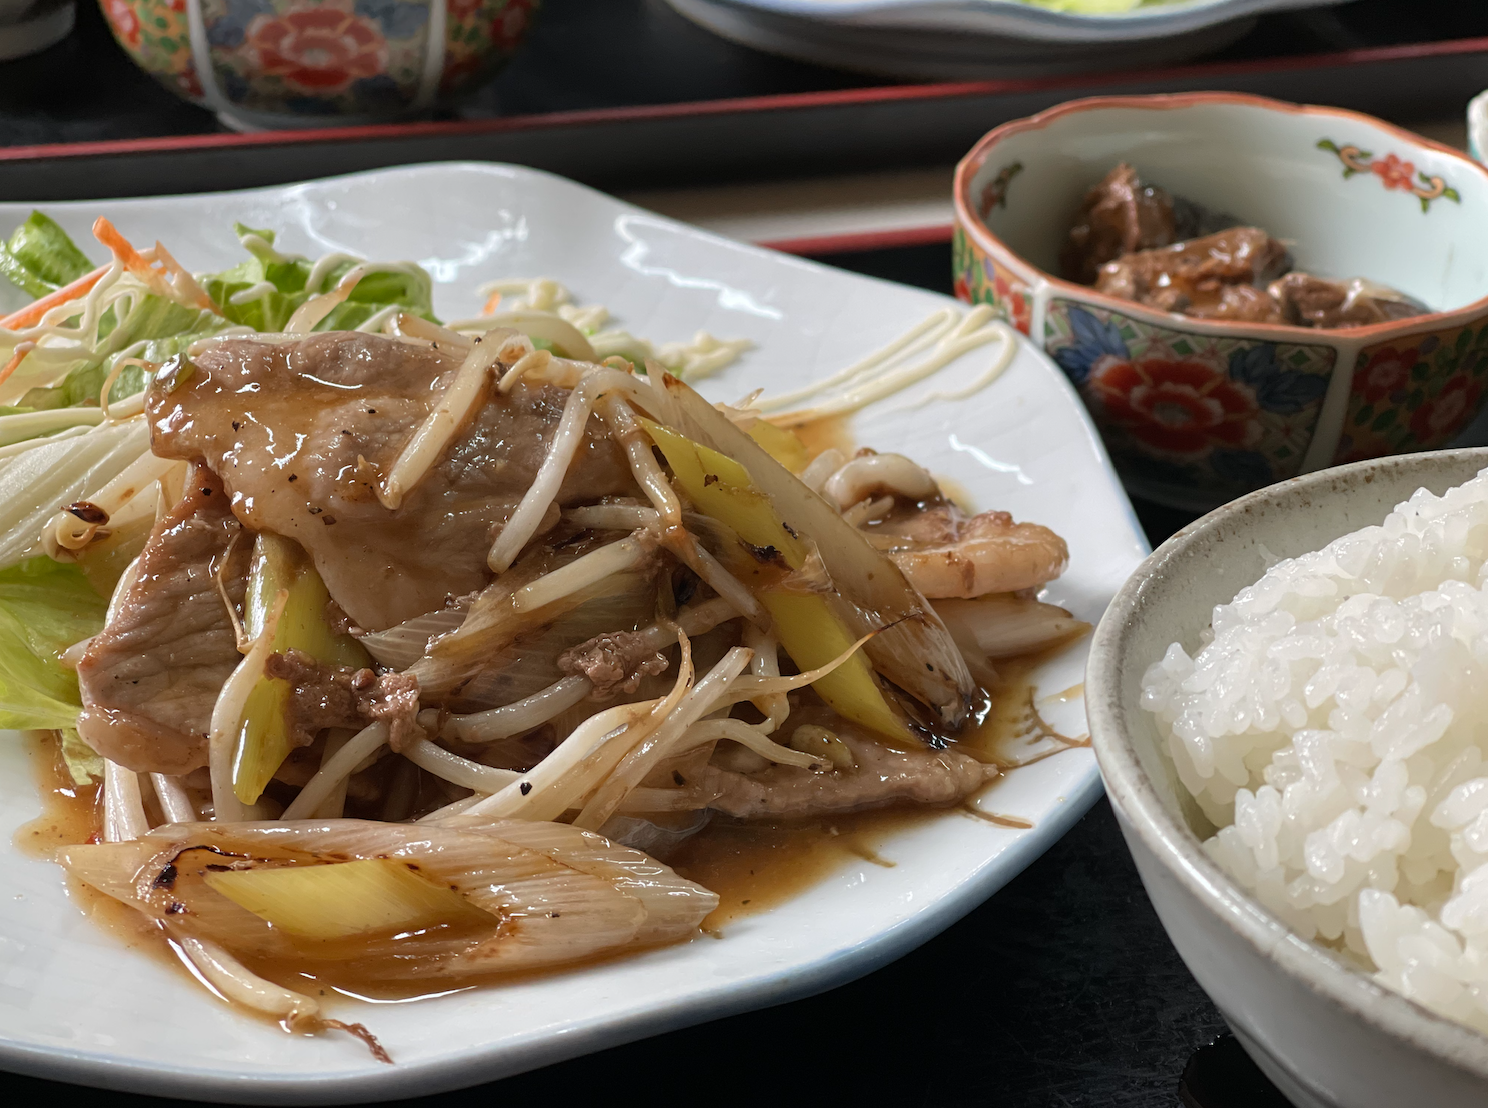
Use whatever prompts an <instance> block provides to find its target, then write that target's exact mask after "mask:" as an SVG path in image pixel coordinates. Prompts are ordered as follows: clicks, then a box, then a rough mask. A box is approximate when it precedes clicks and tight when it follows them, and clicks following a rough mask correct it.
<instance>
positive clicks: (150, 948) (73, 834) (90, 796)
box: [13, 731, 184, 972]
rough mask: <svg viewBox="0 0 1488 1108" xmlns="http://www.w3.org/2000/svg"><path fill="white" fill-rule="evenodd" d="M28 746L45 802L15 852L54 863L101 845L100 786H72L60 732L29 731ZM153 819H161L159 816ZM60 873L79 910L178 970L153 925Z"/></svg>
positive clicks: (23, 829)
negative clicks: (59, 855) (63, 850)
mask: <svg viewBox="0 0 1488 1108" xmlns="http://www.w3.org/2000/svg"><path fill="white" fill-rule="evenodd" d="M24 742H25V743H26V753H27V755H28V757H29V759H30V761H31V768H32V774H33V776H34V778H35V780H36V786H37V793H38V794H39V795H40V797H41V815H39V816H37V817H36V818H35V819H34V820H32V821H31V822H29V823H24V824H22V825H21V826H20V827H18V828H16V832H15V838H14V839H13V842H14V844H15V847H16V849H17V850H19V851H20V852H21V853H22V854H25V855H27V856H28V857H31V858H37V859H41V860H43V861H50V860H51V858H52V856H53V854H54V853H55V852H56V850H57V849H58V848H59V847H63V846H72V845H75V844H77V843H86V842H96V841H98V839H99V837H100V836H101V835H102V832H103V813H102V808H101V804H100V798H99V792H100V787H99V786H98V785H96V784H93V785H78V784H75V783H74V782H73V780H72V776H71V775H70V774H69V773H68V772H67V767H66V765H64V763H63V761H62V757H61V753H60V750H61V747H60V743H59V741H58V737H57V734H56V732H54V731H33V732H29V733H28V734H27V735H26V736H25V739H24ZM155 818H156V819H158V818H159V814H158V813H156V814H155ZM58 873H59V875H62V876H63V878H64V880H65V881H66V882H67V895H68V898H69V899H71V900H72V902H73V903H74V904H76V905H77V906H78V908H79V910H80V911H81V912H82V913H83V914H84V915H85V916H87V917H88V918H89V919H91V920H92V921H93V922H94V923H96V924H98V925H99V926H100V927H102V928H103V929H104V930H105V931H107V932H109V933H110V934H111V935H113V936H114V937H115V938H116V939H118V940H119V941H120V942H122V943H123V944H124V945H125V946H126V947H128V948H129V949H130V950H131V952H133V951H143V952H145V953H147V954H151V955H153V956H156V957H160V958H163V959H165V960H166V961H167V962H169V963H170V964H171V965H173V966H178V967H179V962H177V961H176V959H175V958H173V957H171V956H170V948H169V947H168V946H167V944H166V942H165V937H164V935H163V934H162V933H161V931H160V929H159V928H158V927H156V926H155V924H154V922H153V921H151V920H148V919H146V918H145V917H144V916H142V915H141V914H140V913H139V912H136V911H135V910H134V909H133V908H129V907H127V906H125V905H123V904H120V903H119V902H118V901H117V900H115V899H114V898H113V897H111V896H107V895H105V894H104V893H101V892H99V891H97V890H96V889H92V888H89V887H88V886H87V885H84V884H83V883H82V882H81V881H75V880H74V879H73V878H72V877H70V876H66V875H65V873H63V871H62V870H60V869H59V870H58ZM183 972H184V971H183Z"/></svg>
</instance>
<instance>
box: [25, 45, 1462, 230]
mask: <svg viewBox="0 0 1488 1108" xmlns="http://www.w3.org/2000/svg"><path fill="white" fill-rule="evenodd" d="M1483 88H1488V38H1469V39H1458V40H1453V41H1445V42H1432V43H1423V44H1416V45H1408V46H1392V47H1371V48H1367V49H1358V50H1346V51H1339V52H1334V53H1326V54H1310V55H1300V56H1291V57H1282V58H1268V59H1263V60H1251V61H1237V62H1219V63H1205V64H1196V65H1186V66H1179V67H1173V68H1167V69H1151V70H1133V71H1125V72H1117V73H1106V74H1096V75H1089V74H1087V75H1079V76H1070V77H1059V78H1039V79H1026V80H1009V81H981V82H961V83H953V84H930V85H907V86H891V87H882V88H867V89H852V90H845V91H833V92H815V93H803V94H791V95H782V96H762V97H749V98H740V99H730V100H714V101H706V102H697V103H684V104H668V105H661V106H648V107H633V108H614V109H600V110H591V111H573V112H553V113H547V114H541V115H526V116H515V117H509V118H501V119H490V120H479V121H449V122H428V123H407V124H393V125H384V126H373V127H345V128H335V129H327V130H316V131H298V132H273V133H263V134H251V135H237V134H209V135H197V136H186V137H171V138H153V139H138V140H121V141H110V142H80V143H71V144H65V145H49V146H18V147H10V148H8V149H0V200H73V199H90V198H100V197H112V196H139V195H155V194H162V193H183V192H203V191H216V190H222V189H232V188H247V187H254V186H260V185H272V184H282V183H285V182H289V181H295V180H303V179H307V178H313V177H324V176H330V175H334V174H340V173H350V172H355V171H358V170H366V169H376V168H380V167H383V166H389V165H400V164H408V163H413V162H425V161H451V160H467V159H468V160H482V161H505V162H515V163H518V164H522V165H528V166H533V167H536V168H539V169H546V170H550V171H552V172H555V173H560V174H562V175H564V176H566V177H570V178H573V179H575V180H579V181H583V182H585V183H587V184H591V185H594V186H596V187H599V188H604V189H608V190H612V191H629V190H634V189H641V188H658V187H686V186H694V185H704V184H716V183H719V182H736V181H740V180H748V179H762V178H790V177H810V176H823V175H831V174H841V173H858V172H868V171H873V170H883V169H888V168H903V167H905V166H910V165H933V164H946V163H950V162H953V161H955V160H957V159H958V158H959V157H960V156H961V154H962V153H964V152H965V150H966V149H967V148H969V147H970V146H971V144H972V143H973V142H974V141H975V140H976V139H977V138H978V137H979V136H980V135H982V134H983V133H984V132H986V131H987V130H989V129H990V128H992V127H994V126H996V125H997V124H999V123H1002V122H1005V121H1007V120H1009V119H1015V118H1017V117H1019V116H1023V115H1028V114H1031V113H1033V112H1036V111H1040V110H1042V109H1044V108H1047V107H1049V106H1051V105H1053V104H1056V103H1059V102H1061V101H1064V100H1069V99H1073V98H1076V97H1081V96H1093V95H1101V94H1106V93H1118V92H1119V93H1126V94H1131V93H1149V92H1154V93H1155V92H1176V91H1185V90H1197V89H1215V90H1231V91H1241V92H1251V93H1257V94H1260V95H1266V96H1274V97H1278V98H1280V99H1285V100H1295V101H1302V102H1310V103H1326V104H1333V105H1337V106H1340V107H1347V108H1352V109H1354V110H1357V111H1363V112H1368V113H1370V114H1374V115H1379V116H1382V117H1384V118H1387V119H1391V120H1394V121H1399V122H1406V123H1409V122H1411V121H1413V120H1419V119H1423V118H1431V117H1443V116H1451V115H1453V114H1455V113H1457V112H1460V111H1462V109H1463V106H1464V105H1465V104H1466V101H1467V100H1468V99H1469V98H1470V97H1471V96H1472V95H1474V94H1475V93H1476V92H1478V91H1480V90H1481V89H1483ZM916 233H918V234H920V235H921V237H920V238H919V239H917V240H915V241H920V242H923V241H932V240H931V239H926V238H924V237H923V236H924V235H926V234H930V233H931V232H930V231H929V230H928V229H927V230H926V231H924V232H916ZM834 240H835V237H834ZM906 241H908V240H906ZM788 245H789V246H790V247H791V248H792V249H795V250H797V251H798V252H802V253H807V252H818V251H819V250H820V249H821V248H822V247H823V245H824V242H823V241H820V240H815V239H803V240H797V241H793V242H792V243H790V244H788ZM825 245H828V246H830V244H829V243H827V244H825ZM881 245H903V243H888V242H885V243H882V244H881ZM841 248H842V247H841V246H840V245H839V246H837V247H835V249H841ZM851 248H853V249H858V248H862V247H851Z"/></svg>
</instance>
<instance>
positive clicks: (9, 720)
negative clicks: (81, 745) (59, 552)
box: [0, 557, 108, 730]
mask: <svg viewBox="0 0 1488 1108" xmlns="http://www.w3.org/2000/svg"><path fill="white" fill-rule="evenodd" d="M107 608H108V605H107V604H106V603H105V601H104V599H103V597H101V596H99V595H98V593H97V592H95V591H94V589H93V586H92V585H90V584H89V583H88V579H87V578H86V577H85V576H84V575H83V571H82V570H81V569H80V568H79V567H78V566H77V565H76V564H72V563H63V562H54V561H53V560H52V559H50V558H47V557H36V558H28V559H26V560H25V561H23V562H20V563H18V564H16V565H13V566H10V567H9V568H7V569H3V570H0V728H5V729H10V728H14V729H16V730H29V729H38V730H41V729H50V728H66V727H72V726H73V725H74V724H75V723H76V722H77V715H78V712H80V711H81V710H82V701H81V699H80V698H79V696H78V683H77V677H76V676H75V675H74V674H73V672H72V670H70V669H68V668H67V667H66V666H65V665H63V663H62V662H61V660H60V659H59V655H60V654H61V653H62V651H64V650H66V649H67V648H68V647H69V646H71V645H72V644H73V643H75V642H78V641H80V640H82V639H85V638H87V637H88V636H89V635H95V634H97V633H98V631H99V630H101V629H102V627H103V617H104V613H105V612H106V610H107Z"/></svg>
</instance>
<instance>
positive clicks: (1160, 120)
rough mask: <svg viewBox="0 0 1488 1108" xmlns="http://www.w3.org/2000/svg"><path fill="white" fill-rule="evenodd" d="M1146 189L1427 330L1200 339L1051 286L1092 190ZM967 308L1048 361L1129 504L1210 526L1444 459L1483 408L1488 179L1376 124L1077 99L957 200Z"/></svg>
mask: <svg viewBox="0 0 1488 1108" xmlns="http://www.w3.org/2000/svg"><path fill="white" fill-rule="evenodd" d="M1123 161H1125V162H1129V163H1131V164H1132V165H1133V166H1135V167H1136V169H1137V172H1138V173H1139V174H1141V175H1142V177H1143V179H1144V180H1145V181H1147V182H1149V183H1155V184H1159V185H1161V186H1162V187H1163V188H1165V189H1167V190H1168V191H1169V192H1171V193H1173V194H1175V195H1178V196H1183V197H1187V198H1189V199H1191V200H1194V201H1197V202H1199V203H1201V204H1204V205H1207V206H1208V207H1210V208H1212V209H1215V210H1220V211H1226V212H1230V213H1232V214H1234V215H1235V216H1236V217H1237V218H1239V219H1240V220H1242V221H1245V222H1248V223H1252V224H1254V225H1255V226H1258V227H1260V228H1262V229H1264V230H1266V231H1268V232H1269V233H1270V234H1271V235H1273V236H1275V237H1276V238H1278V239H1280V240H1282V241H1283V242H1285V243H1286V244H1287V245H1288V246H1289V247H1290V249H1291V251H1292V254H1293V256H1294V257H1295V259H1296V264H1297V268H1299V269H1302V270H1305V271H1307V272H1309V273H1315V274H1318V275H1320V276H1326V277H1340V278H1350V277H1366V278H1369V279H1371V280H1373V281H1377V282H1379V283H1381V284H1384V285H1389V286H1392V287H1394V288H1397V289H1399V290H1400V291H1402V292H1405V293H1407V294H1409V295H1411V296H1414V297H1416V298H1417V299H1418V300H1420V301H1421V302H1422V303H1424V304H1426V305H1428V306H1429V307H1430V308H1431V309H1432V311H1431V312H1430V314H1427V315H1421V316H1415V317H1413V318H1409V319H1403V320H1398V321H1395V322H1392V323H1382V324H1376V325H1373V326H1368V327H1357V328H1350V329H1345V330H1318V329H1314V328H1307V327H1296V326H1290V325H1278V324H1258V323H1241V322H1233V321H1214V320H1200V319H1193V318H1190V317H1188V316H1184V315H1177V314H1174V313H1169V312H1163V311H1159V310H1156V309H1153V308H1149V307H1145V306H1143V305H1140V304H1136V303H1134V302H1132V301H1128V300H1122V299H1118V298H1116V297H1113V296H1109V295H1106V294H1104V293H1099V292H1096V291H1095V290H1094V289H1093V288H1090V287H1088V286H1085V285H1079V284H1075V283H1073V282H1071V281H1067V280H1064V279H1062V278H1061V277H1059V276H1057V273H1058V261H1057V259H1058V254H1059V249H1060V245H1061V244H1062V243H1063V241H1064V238H1065V235H1066V233H1067V232H1068V230H1069V226H1070V223H1071V221H1072V219H1073V217H1074V215H1075V213H1076V211H1077V209H1078V208H1079V206H1080V202H1081V200H1082V198H1083V197H1084V195H1085V193H1086V191H1087V190H1088V189H1089V188H1090V187H1091V186H1092V185H1094V184H1095V183H1096V182H1098V181H1099V180H1100V179H1101V178H1102V177H1103V176H1104V175H1105V174H1106V172H1107V171H1108V170H1110V169H1111V168H1112V167H1113V166H1115V165H1116V164H1118V163H1120V162H1123ZM955 207H956V224H957V226H956V239H955V279H956V293H957V295H958V296H959V297H960V298H961V299H963V300H966V301H969V302H972V303H977V302H981V303H987V304H992V305H994V306H995V307H996V308H997V309H998V310H999V311H1000V312H1001V313H1002V314H1003V315H1005V316H1006V317H1007V318H1008V320H1009V321H1010V322H1012V324H1013V325H1014V326H1016V327H1017V328H1018V329H1019V330H1020V331H1022V332H1023V333H1024V334H1026V335H1029V336H1030V337H1031V338H1033V339H1034V340H1035V341H1036V342H1038V343H1040V344H1041V345H1042V346H1043V348H1044V350H1045V351H1046V352H1047V353H1048V354H1049V355H1050V356H1051V357H1053V358H1054V360H1055V361H1056V362H1058V363H1059V365H1060V366H1061V367H1062V368H1063V369H1064V371H1065V373H1066V374H1068V375H1069V377H1070V379H1071V381H1073V383H1074V384H1075V387H1076V388H1077V389H1078V390H1079V391H1080V394H1081V396H1082V397H1083V398H1084V400H1085V403H1086V405H1087V407H1089V409H1090V411H1091V413H1092V415H1093V417H1094V419H1095V422H1096V424H1097V426H1098V427H1099V428H1100V430H1101V434H1102V436H1103V437H1104V439H1105V442H1106V447H1107V449H1108V450H1109V451H1110V453H1111V455H1112V458H1113V460H1114V461H1115V463H1116V466H1117V469H1118V470H1119V471H1120V472H1121V475H1122V478H1123V480H1124V481H1125V482H1126V484H1127V488H1128V489H1129V490H1130V491H1131V492H1133V493H1135V494H1137V495H1140V496H1143V497H1146V498H1149V499H1152V500H1157V501H1159V502H1163V503H1167V504H1171V505H1174V506H1176V507H1182V508H1187V509H1191V510H1205V509H1208V508H1212V507H1214V506H1216V505H1218V504H1221V503H1224V502H1225V501H1227V500H1230V499H1232V498H1233V497H1235V496H1238V495H1241V494H1243V493H1245V492H1248V491H1251V490H1253V489H1257V488H1262V487H1264V486H1266V485H1270V484H1272V483H1273V482H1275V481H1278V480H1282V479H1285V478H1288V477H1292V476H1295V475H1296V474H1299V473H1307V472H1311V471H1313V470H1317V469H1322V468H1325V467H1327V466H1330V465H1334V464H1337V463H1340V462H1348V461H1355V460H1359V459H1365V458H1374V457H1382V456H1385V455H1390V454H1400V453H1407V452H1411V451H1417V450H1430V449H1435V448H1438V447H1442V446H1445V445H1447V444H1448V443H1450V442H1451V441H1452V440H1453V438H1454V437H1455V436H1456V435H1457V434H1458V433H1459V432H1460V431H1462V429H1463V428H1465V427H1466V426H1467V425H1468V424H1469V423H1471V422H1472V419H1473V417H1474V416H1475V415H1476V414H1477V412H1478V409H1479V408H1480V407H1481V406H1482V404H1483V401H1484V400H1485V398H1488V392H1485V388H1488V251H1485V250H1481V249H1475V246H1476V244H1479V243H1484V242H1488V168H1485V167H1484V166H1482V165H1480V164H1478V163H1477V162H1475V161H1473V160H1472V159H1471V158H1468V157H1466V156H1465V155H1463V154H1461V153H1460V152H1458V151H1455V150H1452V149H1450V148H1449V147H1446V146H1442V145H1441V144H1439V143H1435V142H1431V141H1429V140H1427V139H1423V138H1421V137H1419V136H1416V135H1412V134H1410V133H1409V132H1407V131H1403V130H1400V129H1399V128H1397V127H1392V126H1390V125H1389V124H1387V123H1383V122H1381V121H1379V120H1377V119H1372V118H1370V117H1369V116H1364V115H1359V114H1358V113H1355V112H1348V111H1342V110H1339V109H1335V108H1321V107H1310V106H1302V105H1296V104H1286V103H1282V102H1280V101H1276V100H1268V99H1265V98H1262V97H1256V96H1245V95H1240V94H1237V93H1225V92H1200V93H1185V94H1179V95H1171V96H1124V97H1123V96H1113V97H1095V98H1092V99H1088V100H1077V101H1073V102H1071V103H1068V104H1063V105H1060V106H1059V107H1056V108H1052V109H1050V110H1049V111H1046V112H1043V113H1041V114H1039V115H1036V116H1032V117H1030V118H1028V119H1020V120H1016V121H1014V122H1011V123H1007V124H1004V125H1003V126H1001V127H998V128H997V129H996V130H994V131H992V132H990V133H989V134H988V135H986V137H984V138H983V139H982V140H981V141H980V142H979V143H977V145H976V146H975V147H973V148H972V150H971V152H970V153H969V154H968V155H967V156H966V157H965V158H964V159H963V160H962V162H961V164H960V166H959V167H958V168H957V171H956V180H955Z"/></svg>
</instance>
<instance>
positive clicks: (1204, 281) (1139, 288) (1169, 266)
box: [1095, 227, 1289, 323]
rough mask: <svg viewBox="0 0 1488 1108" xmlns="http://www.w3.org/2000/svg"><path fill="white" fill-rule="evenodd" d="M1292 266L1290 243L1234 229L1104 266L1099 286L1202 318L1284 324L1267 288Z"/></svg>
mask: <svg viewBox="0 0 1488 1108" xmlns="http://www.w3.org/2000/svg"><path fill="white" fill-rule="evenodd" d="M1288 264H1289V258H1288V255H1287V250H1286V247H1285V246H1283V245H1282V244H1281V243H1279V242H1277V241H1276V240H1275V239H1273V238H1272V237H1271V236H1270V235H1268V234H1266V232H1265V231H1262V230H1261V229H1260V228H1258V227H1232V228H1230V229H1229V230H1228V231H1221V232H1219V233H1218V234H1214V235H1206V236H1204V237H1202V238H1197V239H1191V240H1189V241H1187V242H1180V243H1176V244H1174V245H1172V246H1166V247H1163V248H1161V249H1158V250H1144V251H1140V252H1139V253H1135V254H1128V255H1127V256H1125V257H1123V258H1120V259H1119V260H1117V261H1114V262H1109V263H1107V264H1106V265H1104V266H1102V267H1101V270H1100V274H1099V277H1098V279H1097V280H1096V284H1095V287H1096V289H1097V290H1098V291H1100V292H1104V293H1107V294H1108V295H1111V296H1119V297H1121V298H1122V299H1123V300H1135V301H1136V302H1137V303H1139V304H1146V305H1148V306H1149V307H1153V308H1157V309H1159V310H1161V311H1165V312H1182V313H1184V314H1185V315H1191V316H1196V317H1198V318H1200V319H1244V320H1251V321H1255V322H1264V323H1280V322H1281V315H1280V310H1279V309H1278V308H1277V306H1276V304H1275V302H1274V301H1272V300H1271V298H1270V297H1269V296H1267V295H1266V293H1265V290H1264V286H1265V284H1266V283H1267V282H1269V281H1272V280H1275V279H1276V278H1277V277H1279V276H1280V275H1281V274H1283V273H1285V272H1286V270H1287V267H1288ZM1241 289H1247V290H1248V291H1239V290H1241Z"/></svg>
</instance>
